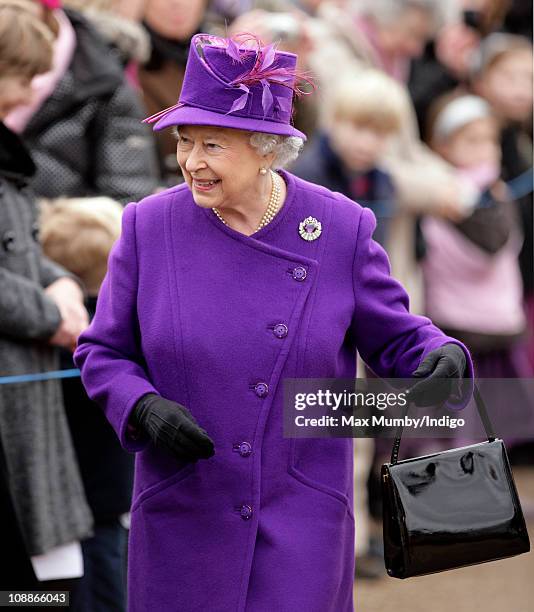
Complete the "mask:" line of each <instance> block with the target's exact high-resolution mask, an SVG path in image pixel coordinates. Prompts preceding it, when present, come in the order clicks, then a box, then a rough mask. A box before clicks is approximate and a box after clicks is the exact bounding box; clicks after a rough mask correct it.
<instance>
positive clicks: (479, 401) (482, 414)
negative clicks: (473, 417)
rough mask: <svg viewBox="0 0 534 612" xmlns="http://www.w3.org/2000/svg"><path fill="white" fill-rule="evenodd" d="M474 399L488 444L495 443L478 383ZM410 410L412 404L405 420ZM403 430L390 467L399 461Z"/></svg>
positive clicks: (399, 431) (394, 444)
mask: <svg viewBox="0 0 534 612" xmlns="http://www.w3.org/2000/svg"><path fill="white" fill-rule="evenodd" d="M473 397H474V398H475V404H476V406H477V409H478V414H479V416H480V419H481V421H482V424H483V425H484V429H485V430H486V435H487V436H488V442H493V441H494V440H495V438H496V436H495V432H494V431H493V425H492V424H491V421H490V418H489V415H488V411H487V409H486V405H485V404H484V400H483V399H482V396H481V395H480V391H479V389H478V386H477V385H476V383H475V384H474V389H473ZM409 408H410V404H409V403H407V405H406V408H405V409H404V414H403V415H402V416H403V420H404V417H405V416H406V415H407V414H408V409H409ZM403 429H404V426H403V425H399V426H398V427H397V432H396V434H395V440H394V442H393V448H392V450H391V461H390V465H394V464H395V463H397V461H398V458H399V448H400V442H401V436H402V431H403Z"/></svg>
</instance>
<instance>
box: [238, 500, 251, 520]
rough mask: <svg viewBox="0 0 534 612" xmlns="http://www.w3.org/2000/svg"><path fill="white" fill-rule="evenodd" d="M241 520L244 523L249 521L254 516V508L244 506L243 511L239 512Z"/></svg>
mask: <svg viewBox="0 0 534 612" xmlns="http://www.w3.org/2000/svg"><path fill="white" fill-rule="evenodd" d="M239 514H240V515H241V518H242V519H243V520H244V521H248V519H249V518H250V517H251V516H252V508H251V506H249V505H248V504H243V505H242V506H241V510H240V511H239Z"/></svg>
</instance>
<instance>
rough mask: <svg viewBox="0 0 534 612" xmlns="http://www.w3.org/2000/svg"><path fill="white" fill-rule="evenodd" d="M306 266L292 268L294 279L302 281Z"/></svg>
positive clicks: (304, 276)
mask: <svg viewBox="0 0 534 612" xmlns="http://www.w3.org/2000/svg"><path fill="white" fill-rule="evenodd" d="M306 274H307V272H306V268H303V267H302V266H297V267H296V268H293V278H294V279H295V280H296V281H303V280H304V279H305V278H306Z"/></svg>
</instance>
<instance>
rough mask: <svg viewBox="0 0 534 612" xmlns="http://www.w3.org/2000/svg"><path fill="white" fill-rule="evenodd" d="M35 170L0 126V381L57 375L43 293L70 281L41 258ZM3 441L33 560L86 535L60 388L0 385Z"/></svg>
mask: <svg viewBox="0 0 534 612" xmlns="http://www.w3.org/2000/svg"><path fill="white" fill-rule="evenodd" d="M34 171H35V167H34V165H33V162H32V160H31V158H30V157H29V155H28V153H27V152H26V150H25V149H24V147H23V146H22V144H21V142H20V140H19V139H18V137H17V136H16V135H15V134H13V133H12V132H10V131H9V130H8V129H7V128H6V127H5V126H4V125H3V124H1V123H0V377H1V376H12V375H20V374H28V373H36V372H47V371H51V370H57V369H58V366H59V356H58V351H57V350H56V349H54V348H52V347H51V346H50V345H48V344H47V343H46V340H47V339H48V338H49V337H50V336H52V335H53V334H54V332H55V330H56V329H57V327H58V325H59V323H60V320H61V317H60V314H59V310H58V308H57V307H56V305H55V303H54V302H53V301H52V300H51V299H50V298H49V297H47V295H46V294H45V293H44V291H43V288H44V287H47V286H48V285H49V284H51V283H52V282H54V281H55V280H56V279H58V278H60V277H62V276H65V275H67V274H68V273H67V272H66V271H65V270H64V269H63V268H61V267H60V266H57V265H56V264H54V263H53V262H51V261H50V260H48V259H47V258H46V257H44V256H43V254H42V253H41V251H40V248H39V245H38V242H37V226H36V224H35V223H36V210H35V203H34V199H33V197H32V195H31V192H30V191H29V188H28V186H27V180H28V178H29V177H30V176H31V175H32V174H33V173H34ZM0 435H1V437H2V443H3V446H4V450H5V454H6V461H7V466H8V476H9V479H10V487H11V491H12V496H13V500H14V504H15V508H16V510H17V514H18V517H19V520H20V523H21V527H22V531H23V534H24V537H25V539H26V543H27V547H28V552H29V554H30V555H36V554H42V553H44V552H46V551H48V550H50V549H51V548H53V547H55V546H59V545H60V544H66V543H68V542H71V541H73V540H75V539H83V538H84V537H87V536H88V535H90V534H91V528H92V516H91V512H90V510H89V507H88V505H87V502H86V499H85V494H84V491H83V485H82V482H81V478H80V474H79V470H78V466H77V463H76V458H75V454H74V451H73V447H72V442H71V438H70V432H69V429H68V424H67V420H66V417H65V413H64V408H63V398H62V395H61V385H60V383H59V381H57V380H49V381H43V382H32V383H20V384H7V385H6V384H0Z"/></svg>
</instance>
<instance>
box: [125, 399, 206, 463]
mask: <svg viewBox="0 0 534 612" xmlns="http://www.w3.org/2000/svg"><path fill="white" fill-rule="evenodd" d="M132 417H133V421H134V423H137V424H139V425H140V426H141V427H143V429H144V430H145V431H146V432H147V433H148V435H149V436H150V438H151V439H152V441H153V442H154V444H155V445H156V446H157V447H158V448H162V449H165V450H168V451H169V452H171V453H172V454H173V455H174V456H175V457H176V458H177V459H180V460H181V461H191V462H196V461H197V460H198V459H209V458H210V457H212V456H213V455H214V454H215V450H214V446H213V441H212V439H211V438H210V437H209V436H208V434H207V432H206V431H205V430H204V429H202V427H200V426H199V425H198V423H197V422H196V421H195V419H194V418H193V416H192V415H191V413H190V412H189V410H187V408H185V407H184V406H181V405H180V404H178V403H176V402H171V401H170V400H167V399H165V398H163V397H160V396H159V395H156V394H154V393H149V394H148V395H145V396H143V397H142V398H141V399H140V400H139V401H138V402H137V404H136V405H135V406H134V409H133V410H132Z"/></svg>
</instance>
